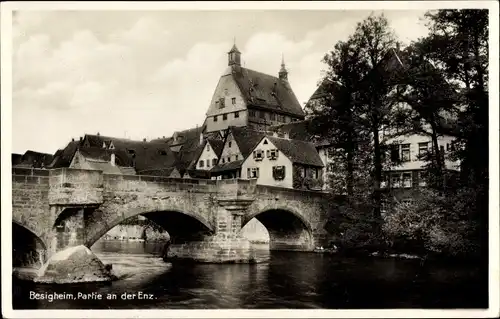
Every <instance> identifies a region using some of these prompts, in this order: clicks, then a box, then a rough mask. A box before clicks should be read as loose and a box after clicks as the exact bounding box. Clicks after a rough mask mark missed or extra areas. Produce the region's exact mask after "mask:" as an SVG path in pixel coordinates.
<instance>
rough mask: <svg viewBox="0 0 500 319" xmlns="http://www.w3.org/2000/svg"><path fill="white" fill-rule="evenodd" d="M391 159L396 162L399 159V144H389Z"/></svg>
mask: <svg viewBox="0 0 500 319" xmlns="http://www.w3.org/2000/svg"><path fill="white" fill-rule="evenodd" d="M391 161H392V162H398V161H399V145H394V144H393V145H391Z"/></svg>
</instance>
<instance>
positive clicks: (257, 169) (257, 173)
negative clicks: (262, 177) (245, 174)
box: [255, 167, 259, 178]
mask: <svg viewBox="0 0 500 319" xmlns="http://www.w3.org/2000/svg"><path fill="white" fill-rule="evenodd" d="M255 177H257V178H259V168H258V167H257V168H256V174H255Z"/></svg>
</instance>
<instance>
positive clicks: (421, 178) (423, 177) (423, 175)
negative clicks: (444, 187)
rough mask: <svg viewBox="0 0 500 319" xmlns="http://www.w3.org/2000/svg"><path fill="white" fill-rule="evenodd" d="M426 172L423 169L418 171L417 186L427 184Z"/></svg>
mask: <svg viewBox="0 0 500 319" xmlns="http://www.w3.org/2000/svg"><path fill="white" fill-rule="evenodd" d="M426 175H427V174H426V173H425V171H421V172H418V186H421V187H424V186H427V176H426Z"/></svg>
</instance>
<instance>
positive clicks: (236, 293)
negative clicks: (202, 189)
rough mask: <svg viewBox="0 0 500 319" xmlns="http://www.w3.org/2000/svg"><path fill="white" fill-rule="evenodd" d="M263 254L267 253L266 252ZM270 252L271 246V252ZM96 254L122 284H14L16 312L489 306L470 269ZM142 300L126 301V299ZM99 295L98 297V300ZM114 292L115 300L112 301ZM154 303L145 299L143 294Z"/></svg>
mask: <svg viewBox="0 0 500 319" xmlns="http://www.w3.org/2000/svg"><path fill="white" fill-rule="evenodd" d="M260 248H262V247H260ZM264 248H265V246H264ZM92 250H93V251H94V252H96V254H97V255H98V256H99V258H101V260H102V261H103V262H104V263H111V264H113V271H114V272H115V274H116V275H117V276H118V277H119V278H120V279H119V280H117V281H115V282H112V283H108V284H78V285H44V284H33V283H29V282H20V281H14V282H13V294H14V295H13V300H14V305H13V306H14V309H37V308H40V309H134V308H135V309H137V308H138V309H151V308H157V309H158V308H160V309H161V308H163V309H216V308H233V309H234V308H246V309H251V308H255V309H257V308H258V309H266V308H267V309H270V308H308V309H311V308H322V309H346V308H355V309H359V308H487V307H488V303H487V295H488V293H487V275H486V274H485V273H484V272H481V271H480V270H479V268H477V267H474V266H470V265H468V266H465V265H456V264H455V265H454V264H452V265H449V264H448V265H444V264H432V263H426V264H425V265H424V266H423V267H422V266H420V262H419V261H416V260H401V259H389V258H388V259H383V258H375V257H373V258H365V259H348V258H341V257H338V256H334V255H324V254H315V253H300V252H271V253H270V252H269V251H268V250H265V249H259V247H256V250H255V254H256V256H257V259H258V260H259V261H261V263H258V264H232V265H219V264H173V265H172V264H170V263H165V262H163V261H162V260H161V259H160V258H159V257H158V254H159V252H160V251H161V246H159V245H154V244H149V243H148V244H146V243H141V242H118V241H114V242H104V241H101V242H98V243H97V244H96V245H94V247H92ZM34 292H37V293H42V294H44V293H47V294H52V293H54V292H57V293H66V294H73V296H74V297H75V298H76V296H77V294H78V293H79V292H80V293H88V294H91V293H93V292H94V293H95V294H100V295H102V296H103V300H83V299H81V298H80V299H77V300H75V299H73V300H70V299H66V300H54V301H52V302H50V301H48V300H34V299H32V298H30V294H33V293H34ZM139 292H141V293H142V294H143V295H142V296H143V297H141V298H138V297H137V295H136V297H135V298H134V299H129V300H122V299H121V295H122V294H123V293H129V294H138V293H139ZM95 294H94V296H95ZM107 294H115V295H116V296H117V299H116V300H106V296H107ZM146 295H147V296H151V297H153V298H154V299H144V296H146Z"/></svg>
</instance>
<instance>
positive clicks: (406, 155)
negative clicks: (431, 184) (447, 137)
mask: <svg viewBox="0 0 500 319" xmlns="http://www.w3.org/2000/svg"><path fill="white" fill-rule="evenodd" d="M429 144H430V142H423V143H418V158H419V159H420V158H422V157H423V156H425V155H426V154H428V152H429ZM453 150H454V145H453V143H451V144H450V143H447V144H446V151H448V152H449V151H453ZM440 152H441V154H442V155H444V153H445V149H444V146H443V145H441V146H440ZM391 160H392V161H402V162H409V161H411V156H410V144H394V145H391Z"/></svg>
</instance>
